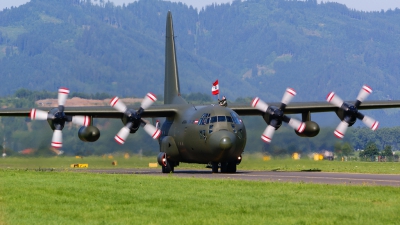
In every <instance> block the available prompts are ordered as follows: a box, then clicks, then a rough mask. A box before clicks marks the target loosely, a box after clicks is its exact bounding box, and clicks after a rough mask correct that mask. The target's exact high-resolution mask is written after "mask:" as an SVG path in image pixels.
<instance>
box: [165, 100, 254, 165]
mask: <svg viewBox="0 0 400 225" xmlns="http://www.w3.org/2000/svg"><path fill="white" fill-rule="evenodd" d="M161 131H162V134H161V137H160V139H159V140H160V141H159V142H160V151H161V152H166V153H167V155H168V157H169V160H173V161H175V162H187V163H209V162H234V161H236V160H237V159H238V157H240V155H241V154H242V153H243V150H244V147H245V145H246V129H245V126H244V124H243V121H242V120H241V119H240V118H239V116H238V115H237V114H236V113H235V112H234V111H233V110H231V109H230V108H228V107H223V106H219V105H209V106H193V105H189V104H188V105H185V106H184V109H182V110H178V113H177V114H176V115H175V116H174V117H170V118H167V119H166V121H165V122H164V123H163V125H162V127H161ZM174 145H175V146H174Z"/></svg>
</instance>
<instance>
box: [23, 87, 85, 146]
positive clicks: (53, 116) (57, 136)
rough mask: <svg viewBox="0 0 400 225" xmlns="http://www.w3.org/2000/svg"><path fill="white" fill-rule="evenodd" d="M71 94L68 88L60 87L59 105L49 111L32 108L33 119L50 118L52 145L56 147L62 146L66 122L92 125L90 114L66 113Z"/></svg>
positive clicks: (31, 115)
mask: <svg viewBox="0 0 400 225" xmlns="http://www.w3.org/2000/svg"><path fill="white" fill-rule="evenodd" d="M68 94H69V90H68V88H65V87H61V88H60V89H58V107H57V108H53V109H51V110H50V111H49V112H46V111H43V110H40V109H34V108H33V109H31V111H30V113H29V117H30V118H31V120H48V121H49V122H50V123H51V124H52V125H51V126H52V127H53V128H54V132H53V137H52V140H51V146H53V147H54V148H61V147H62V129H63V128H64V125H65V122H72V123H74V124H77V125H81V126H89V125H90V117H89V116H68V115H65V113H64V108H65V107H64V105H65V102H66V101H67V97H68Z"/></svg>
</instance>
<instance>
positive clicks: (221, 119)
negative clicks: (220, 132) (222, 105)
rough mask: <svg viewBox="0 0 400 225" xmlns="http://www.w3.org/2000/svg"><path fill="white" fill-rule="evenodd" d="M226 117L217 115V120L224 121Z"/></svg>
mask: <svg viewBox="0 0 400 225" xmlns="http://www.w3.org/2000/svg"><path fill="white" fill-rule="evenodd" d="M225 121H226V117H225V116H218V122H225Z"/></svg>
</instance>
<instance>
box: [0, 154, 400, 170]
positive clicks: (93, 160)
mask: <svg viewBox="0 0 400 225" xmlns="http://www.w3.org/2000/svg"><path fill="white" fill-rule="evenodd" d="M112 161H117V166H113V165H112V164H111V162H112ZM156 161H157V160H156V157H155V156H154V157H139V156H136V155H135V156H132V157H130V158H129V159H125V158H123V157H122V156H120V157H114V158H113V159H109V158H107V157H96V156H90V157H84V158H82V159H76V158H75V157H67V156H62V157H48V158H34V157H7V158H0V168H11V169H39V168H44V169H48V168H54V169H57V170H60V169H61V170H63V169H66V170H69V169H71V168H70V165H71V164H76V163H87V164H89V168H91V169H96V168H97V169H100V168H148V166H149V163H155V162H156ZM182 168H195V169H205V165H199V164H186V163H181V164H180V166H179V167H177V170H179V169H182ZM159 169H160V170H161V168H160V167H159ZM238 170H264V171H272V170H275V171H302V170H305V171H309V170H320V171H322V172H344V173H374V174H400V163H399V162H359V161H348V162H341V161H314V160H310V159H302V160H293V159H272V160H269V161H263V158H262V156H261V155H259V154H248V155H244V157H243V160H242V163H241V164H240V165H239V166H238Z"/></svg>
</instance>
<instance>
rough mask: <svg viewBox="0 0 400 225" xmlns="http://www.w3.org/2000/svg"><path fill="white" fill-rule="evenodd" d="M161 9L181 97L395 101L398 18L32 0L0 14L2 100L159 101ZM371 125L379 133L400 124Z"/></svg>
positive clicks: (277, 3)
mask: <svg viewBox="0 0 400 225" xmlns="http://www.w3.org/2000/svg"><path fill="white" fill-rule="evenodd" d="M168 10H171V11H172V14H173V19H174V27H175V35H176V44H177V57H178V67H179V73H180V81H181V89H182V90H181V91H182V93H184V94H188V93H192V92H201V93H207V94H208V93H210V89H211V83H212V82H213V81H214V80H215V79H219V81H220V87H221V92H222V93H223V94H224V95H227V96H228V99H230V100H234V99H236V98H239V97H253V96H256V95H257V96H260V97H262V98H263V99H265V100H266V101H280V99H281V96H282V94H283V92H284V90H285V88H286V87H287V86H290V87H293V88H294V89H296V90H297V92H298V95H297V96H296V99H295V101H324V99H325V96H326V94H327V93H328V92H330V91H333V90H334V91H335V92H336V93H337V94H339V95H340V96H341V97H342V98H344V99H348V100H352V99H355V98H356V96H357V94H358V91H359V89H360V88H361V86H362V85H363V84H368V85H370V86H371V87H372V88H373V89H374V93H373V94H372V95H371V96H370V99H400V93H399V91H398V90H397V89H398V87H399V86H400V80H399V79H398V78H399V75H400V47H399V46H400V10H399V9H396V10H394V11H393V10H390V11H386V12H359V11H355V10H350V9H348V8H346V7H345V6H344V5H341V4H338V3H323V4H317V1H316V0H307V1H284V0H247V1H243V2H242V1H240V0H235V1H233V2H232V4H222V5H212V6H208V7H206V8H205V9H203V10H201V11H200V12H199V13H198V12H197V11H196V10H195V9H193V8H192V7H188V6H187V5H185V4H182V3H171V2H167V1H159V0H141V1H138V2H135V3H132V4H129V5H126V6H122V7H121V6H118V7H116V6H114V5H113V4H112V3H101V4H100V5H92V4H91V1H89V0H87V1H82V0H62V1H53V0H31V1H30V2H29V3H27V4H25V5H22V6H20V7H18V8H12V9H8V10H4V11H2V12H0V76H1V79H2V88H1V89H0V95H3V96H4V95H11V94H13V93H14V92H15V91H16V90H17V89H19V88H21V87H24V88H27V89H32V90H43V89H44V90H48V91H54V92H56V90H57V88H58V87H59V86H67V87H69V88H70V89H71V90H73V91H76V92H86V93H95V92H107V93H111V94H112V95H119V96H125V97H128V96H129V97H133V96H135V97H142V96H144V95H145V93H147V92H149V91H151V92H154V93H155V94H158V95H162V94H163V80H164V38H165V35H164V34H165V18H166V14H167V11H168ZM372 115H373V116H379V117H380V118H382V119H381V120H383V121H382V124H383V125H393V121H394V118H397V117H398V114H397V111H393V110H391V111H379V112H372ZM322 117H325V116H324V115H322ZM329 117H333V118H334V116H331V115H329ZM317 118H318V116H317ZM336 122H337V120H334V123H336ZM396 123H397V122H396Z"/></svg>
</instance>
